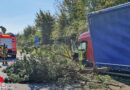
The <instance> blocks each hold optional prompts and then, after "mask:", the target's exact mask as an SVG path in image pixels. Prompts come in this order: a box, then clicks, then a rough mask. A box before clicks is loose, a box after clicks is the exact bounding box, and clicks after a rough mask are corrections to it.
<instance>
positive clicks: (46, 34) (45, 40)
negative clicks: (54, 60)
mask: <svg viewBox="0 0 130 90" xmlns="http://www.w3.org/2000/svg"><path fill="white" fill-rule="evenodd" d="M35 23H36V26H37V27H38V28H39V29H40V31H41V34H42V39H41V40H42V44H49V43H51V41H50V36H51V32H52V29H53V24H54V18H53V17H52V16H51V15H50V13H49V12H46V13H43V12H42V11H41V10H40V12H39V13H37V15H36V19H35Z"/></svg>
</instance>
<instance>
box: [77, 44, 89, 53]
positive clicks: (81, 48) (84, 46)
mask: <svg viewBox="0 0 130 90" xmlns="http://www.w3.org/2000/svg"><path fill="white" fill-rule="evenodd" d="M86 45H87V44H86V42H81V43H80V44H79V46H78V49H79V50H83V51H86V47H87V46H86Z"/></svg>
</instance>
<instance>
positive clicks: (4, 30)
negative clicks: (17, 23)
mask: <svg viewBox="0 0 130 90" xmlns="http://www.w3.org/2000/svg"><path fill="white" fill-rule="evenodd" d="M0 28H1V30H2V33H3V34H5V33H6V28H5V27H3V26H0Z"/></svg>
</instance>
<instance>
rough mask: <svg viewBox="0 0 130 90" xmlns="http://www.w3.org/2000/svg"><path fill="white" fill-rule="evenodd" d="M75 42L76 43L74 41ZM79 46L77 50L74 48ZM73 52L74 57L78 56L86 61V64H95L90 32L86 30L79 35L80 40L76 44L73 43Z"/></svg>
mask: <svg viewBox="0 0 130 90" xmlns="http://www.w3.org/2000/svg"><path fill="white" fill-rule="evenodd" d="M73 44H74V43H73ZM74 46H75V47H76V48H77V51H76V50H75V51H74V50H73V49H74V48H75V47H74ZM72 53H74V54H73V57H74V59H75V57H78V60H81V61H85V64H87V65H88V64H89V65H91V66H93V65H94V64H95V63H94V55H93V47H92V43H91V39H90V33H89V32H85V33H82V34H81V35H80V36H79V37H78V41H77V44H76V45H72Z"/></svg>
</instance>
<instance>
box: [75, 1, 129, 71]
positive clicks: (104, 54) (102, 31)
mask: <svg viewBox="0 0 130 90" xmlns="http://www.w3.org/2000/svg"><path fill="white" fill-rule="evenodd" d="M88 26H89V32H85V33H83V34H81V35H80V36H79V38H78V42H79V44H78V45H77V47H81V48H78V50H79V51H82V54H83V53H85V54H83V55H85V56H86V58H84V59H86V61H90V62H92V64H93V66H94V67H96V68H102V67H107V68H108V69H109V70H111V71H123V72H130V3H126V4H122V5H118V6H115V7H111V8H107V9H103V10H100V11H95V12H91V13H89V14H88ZM83 42H85V43H86V44H83ZM84 45H85V48H83V47H84ZM83 55H80V54H79V57H83Z"/></svg>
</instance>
